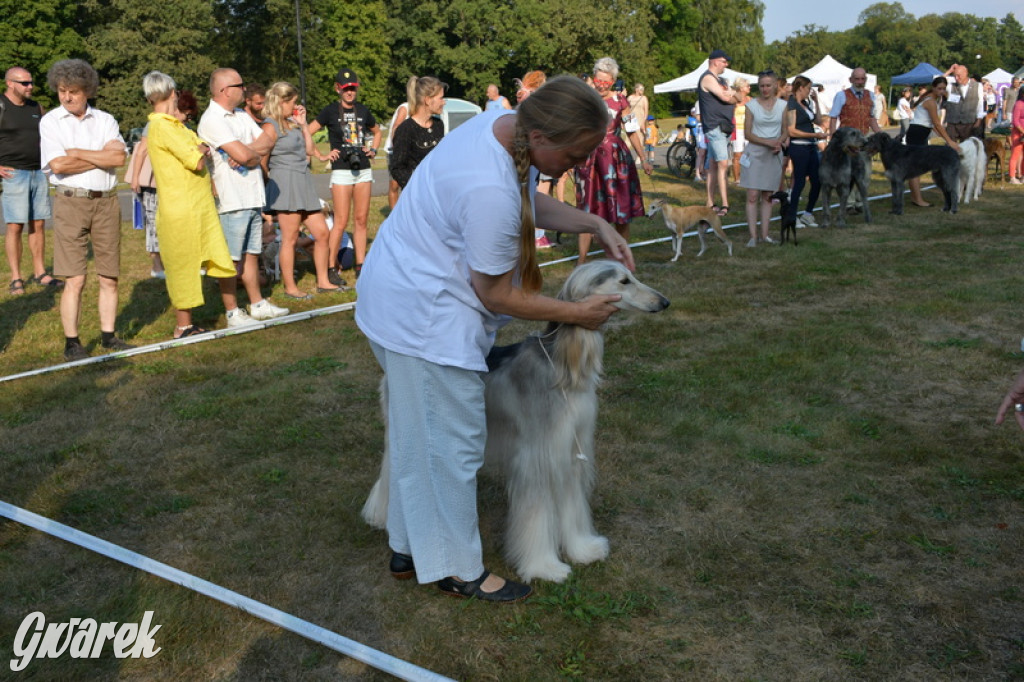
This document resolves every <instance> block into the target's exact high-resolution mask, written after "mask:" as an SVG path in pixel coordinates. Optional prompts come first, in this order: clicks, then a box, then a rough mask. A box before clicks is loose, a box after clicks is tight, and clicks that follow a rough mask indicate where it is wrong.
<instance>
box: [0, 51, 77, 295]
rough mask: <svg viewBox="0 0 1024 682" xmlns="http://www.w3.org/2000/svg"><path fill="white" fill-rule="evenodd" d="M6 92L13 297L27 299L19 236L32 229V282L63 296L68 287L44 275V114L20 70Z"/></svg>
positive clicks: (3, 169)
mask: <svg viewBox="0 0 1024 682" xmlns="http://www.w3.org/2000/svg"><path fill="white" fill-rule="evenodd" d="M4 79H5V80H6V82H7V89H6V90H5V91H4V93H3V94H2V95H0V178H3V189H4V192H3V209H4V220H5V221H6V222H7V237H6V240H5V242H6V249H7V262H8V264H9V265H10V266H11V283H10V285H9V287H8V289H9V291H10V292H11V294H13V295H15V296H18V295H21V294H23V293H25V280H24V279H22V277H21V254H22V250H21V233H22V229H23V228H24V227H25V226H26V225H27V226H28V249H29V251H30V252H31V254H32V272H33V274H32V277H30V278H29V281H30V282H33V283H35V284H40V285H42V286H45V287H48V288H53V289H54V290H56V291H59V290H60V289H62V288H63V287H64V283H63V282H61V281H60V280H59V279H55V278H54V277H52V276H50V274H49V273H47V272H46V264H45V262H44V255H45V251H46V241H45V239H46V237H45V236H44V233H43V225H44V223H45V222H46V219H47V218H49V217H50V216H51V209H50V186H49V184H48V183H47V181H46V175H44V174H43V171H42V170H40V164H39V120H40V119H41V118H42V117H43V108H42V107H41V106H39V104H38V103H37V102H35V101H34V100H32V99H30V97H31V95H32V89H33V88H34V87H35V84H34V83H33V81H32V74H30V73H29V72H28V71H26V70H25V69H23V68H21V67H20V66H15V67H12V68H10V69H8V70H7V73H6V74H5V76H4Z"/></svg>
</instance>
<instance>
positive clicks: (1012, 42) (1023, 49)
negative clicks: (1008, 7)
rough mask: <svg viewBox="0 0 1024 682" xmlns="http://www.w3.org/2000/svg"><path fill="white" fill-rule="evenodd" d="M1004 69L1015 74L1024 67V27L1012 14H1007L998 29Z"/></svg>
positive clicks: (997, 34)
mask: <svg viewBox="0 0 1024 682" xmlns="http://www.w3.org/2000/svg"><path fill="white" fill-rule="evenodd" d="M996 36H997V40H998V41H999V51H1000V53H1001V54H1002V56H1003V65H1002V66H1003V68H1004V69H1006V70H1007V71H1009V72H1010V73H1014V72H1015V71H1016V70H1017V69H1019V68H1020V67H1021V65H1024V26H1021V23H1020V22H1019V21H1017V18H1016V17H1015V16H1014V15H1012V14H1007V15H1006V16H1005V17H1003V20H1002V21H1000V22H999V27H998V28H997V29H996Z"/></svg>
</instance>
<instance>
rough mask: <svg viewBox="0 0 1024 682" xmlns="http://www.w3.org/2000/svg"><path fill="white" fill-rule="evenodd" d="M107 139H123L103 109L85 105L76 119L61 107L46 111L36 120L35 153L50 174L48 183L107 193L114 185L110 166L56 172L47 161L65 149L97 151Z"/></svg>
mask: <svg viewBox="0 0 1024 682" xmlns="http://www.w3.org/2000/svg"><path fill="white" fill-rule="evenodd" d="M111 140H119V141H120V142H121V144H124V138H122V137H121V132H120V130H118V128H117V121H116V120H114V117H113V116H111V115H110V114H108V113H107V112H105V111H100V110H99V109H93V108H92V107H86V110H85V116H83V117H82V118H78V117H77V116H75V115H74V114H72V113H71V112H70V111H68V110H67V109H65V108H64V107H63V106H60V107H57V108H56V109H54V110H53V111H50V112H49V113H47V114H46V115H45V116H43V118H42V119H41V120H40V121H39V156H40V159H39V160H40V163H41V164H42V169H43V170H44V171H46V173H47V175H49V176H50V183H51V184H54V185H65V186H67V187H76V188H78V189H89V190H93V191H97V192H109V191H110V190H112V189H114V188H115V187H116V186H117V173H116V172H115V170H114V169H104V168H93V169H92V170H88V171H85V172H84V173H72V174H70V175H60V174H58V173H54V172H53V171H52V170H50V162H51V161H53V160H54V159H56V158H60V157H61V156H67V150H69V149H89V150H92V151H99V150H100V149H103V147H104V146H106V144H107V143H108V142H110V141H111Z"/></svg>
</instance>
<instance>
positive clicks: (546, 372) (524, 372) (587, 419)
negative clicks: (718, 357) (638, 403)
mask: <svg viewBox="0 0 1024 682" xmlns="http://www.w3.org/2000/svg"><path fill="white" fill-rule="evenodd" d="M591 294H620V295H621V296H622V299H621V300H619V301H617V302H615V303H613V304H612V305H615V306H617V307H618V308H619V309H621V310H635V311H641V312H652V313H653V312H659V311H661V310H664V309H665V308H667V307H668V305H669V301H668V299H667V298H665V297H664V296H662V295H661V294H660V293H658V292H657V291H655V290H654V289H652V288H651V287H649V286H647V285H645V284H642V283H641V282H640V281H639V280H637V278H636V277H635V276H633V274H632V273H630V272H629V270H627V269H626V268H625V267H624V266H622V265H620V264H619V263H616V262H615V261H611V260H598V261H591V262H589V263H587V264H586V265H581V266H580V267H578V268H576V269H575V270H573V272H572V274H571V275H570V276H569V279H568V280H566V282H565V286H563V287H562V291H561V292H560V293H559V294H558V298H559V299H562V300H568V301H579V300H581V299H584V298H586V297H587V296H589V295H591ZM603 355H604V338H603V336H602V333H601V332H600V331H592V330H589V329H584V328H583V327H578V326H575V325H570V324H558V323H554V322H552V323H549V324H548V327H547V329H546V330H545V331H544V333H543V334H535V335H532V336H529V337H527V339H526V340H525V341H523V342H521V343H518V344H515V345H513V346H504V347H500V348H494V349H492V351H491V353H490V355H489V356H488V358H487V366H488V370H489V371H488V373H487V374H486V375H484V386H485V389H484V396H485V399H484V402H485V405H486V410H487V447H486V450H485V453H484V466H485V467H486V468H489V469H496V470H497V471H499V472H500V473H502V474H504V478H505V481H506V491H507V493H508V505H509V508H508V517H507V521H506V532H505V556H506V557H507V558H508V560H509V563H510V564H511V565H512V566H513V567H514V568H515V570H516V573H518V574H519V576H520V577H521V578H522V579H523V580H526V581H530V580H532V579H534V578H540V579H542V580H551V581H554V582H562V581H563V580H565V579H566V578H567V577H568V576H569V573H570V572H571V570H572V569H571V568H570V566H569V564H567V563H564V562H563V561H562V560H561V558H560V557H561V556H564V557H565V558H566V559H568V560H569V561H571V562H574V563H580V564H588V563H591V562H594V561H598V560H600V559H604V558H606V557H607V556H608V539H607V538H605V537H602V536H600V535H598V534H597V531H596V530H595V528H594V523H593V519H592V516H591V511H590V494H591V493H592V492H593V489H594V485H595V483H596V480H597V470H596V468H595V466H594V430H595V427H596V424H597V386H598V383H599V382H600V379H601V367H602V360H603ZM380 391H381V407H382V412H383V415H384V420H385V434H386V433H387V391H386V384H385V383H384V381H381V385H380ZM389 479H390V473H389V463H388V451H387V438H386V436H385V441H384V458H383V462H382V463H381V470H380V477H379V478H378V479H377V482H376V483H375V484H374V486H373V489H372V490H371V491H370V496H369V498H368V499H367V500H366V504H365V505H364V506H363V512H362V515H363V519H365V520H366V522H367V523H369V524H370V525H372V526H376V527H378V528H384V527H385V526H386V524H387V513H388V494H389Z"/></svg>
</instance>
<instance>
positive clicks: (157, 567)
mask: <svg viewBox="0 0 1024 682" xmlns="http://www.w3.org/2000/svg"><path fill="white" fill-rule="evenodd" d="M889 196H891V194H884V195H879V196H876V197H869V199H868V201H874V200H876V199H885V198H886V197H889ZM780 217H781V216H777V217H775V218H772V221H775V220H779V218H780ZM745 225H746V223H745V222H739V223H732V224H729V225H726V226H723V229H732V228H734V227H741V226H745ZM696 235H697V233H696V231H693V232H687V233H685V234H684V235H683V236H684V237H694V236H696ZM670 239H672V237H671V235H670V236H668V237H660V238H657V239H650V240H647V241H645V242H636V243H633V244H630V245H629V246H630V248H631V249H635V248H638V247H641V246H649V245H651V244H660V243H662V242H666V241H669V240H670ZM601 253H604V251H603V250H601V249H598V250H596V251H591V252H588V254H587V255H588V256H591V255H597V254H601ZM577 257H578V256H570V257H566V258H561V259H558V260H553V261H546V262H544V263H541V267H547V266H551V265H557V264H559V263H566V262H570V261H573V260H575V259H576V258H577ZM355 306H356V304H355V302H352V303H342V304H340V305H336V306H329V307H327V308H318V309H316V310H310V311H306V312H302V313H294V314H291V315H286V316H284V317H279V318H277V319H274V320H267V321H262V322H257V323H255V324H251V325H246V326H244V327H235V328H230V329H218V330H214V331H210V332H206V333H204V334H198V335H196V336H189V337H186V338H184V339H172V340H170V341H163V342H160V343H154V344H150V345H147V346H141V347H139V348H132V349H129V350H125V351H118V352H115V353H110V354H107V355H100V356H96V357H91V358H86V359H84V360H78V361H75V362H67V363H64V364H60V365H53V366H51V367H44V368H42V369H38V370H32V371H30V372H22V373H21V374H12V375H10V376H5V377H0V383H2V382H5V381H13V380H15V379H21V378H25V377H29V376H38V375H40V374H46V373H48V372H54V371H58V370H62V369H70V368H72V367H82V366H84V365H92V364H99V363H103V362H109V361H111V360H116V359H121V358H127V357H132V356H134V355H144V354H147V353H155V352H157V351H162V350H168V349H171V348H177V347H180V346H188V345H192V344H195V343H203V342H204V341H210V340H213V339H219V338H223V337H225V336H234V335H236V334H247V333H250V332H254V331H259V330H262V329H269V328H270V327H276V326H279V325H284V324H292V323H294V322H300V321H302V320H308V319H312V318H314V317H320V316H322V315H332V314H334V313H340V312H344V311H346V310H352V309H354V308H355ZM0 516H5V517H7V518H8V519H10V520H12V521H15V522H17V523H21V524H24V525H26V526H29V527H31V528H35V529H36V530H39V531H41V532H43V533H46V534H48V535H52V536H54V537H57V538H60V539H62V540H65V541H67V542H70V543H72V544H74V545H78V546H79V547H83V548H85V549H88V550H91V551H93V552H96V553H98V554H101V555H103V556H105V557H108V558H110V559H114V560H115V561H119V562H121V563H123V564H126V565H128V566H131V567H132V568H137V569H139V570H142V571H146V572H147V573H151V574H152V575H155V576H158V577H160V578H163V579H164V580H167V581H170V582H172V583H175V584H176V585H181V586H182V587H186V588H188V589H190V590H193V591H195V592H198V593H200V594H202V595H204V596H207V597H210V598H211V599H215V600H217V601H219V602H221V603H223V604H227V605H228V606H234V607H235V608H237V609H240V610H242V611H245V612H246V613H248V614H250V615H253V616H256V617H257V618H261V619H262V620H265V621H267V622H268V623H271V624H273V625H276V626H278V627H280V628H283V629H285V630H288V631H289V632H293V633H295V634H297V635H299V636H301V637H305V638H306V639H309V640H312V641H314V642H317V643H319V644H322V645H324V646H326V647H328V648H330V649H332V650H334V651H337V652H338V653H340V654H343V655H346V656H349V657H350V658H354V659H355V660H357V661H361V662H363V663H366V664H367V665H369V666H372V667H374V668H376V669H377V670H381V671H383V672H386V673H389V674H391V675H393V676H395V677H397V678H399V679H403V680H410V681H411V682H421V681H423V682H432V681H437V682H442V681H445V680H448V681H449V682H451V678H448V677H443V676H441V675H438V674H437V673H434V672H431V671H430V670H427V669H425V668H421V667H419V666H417V665H415V664H412V663H409V662H408V661H404V660H402V659H400V658H395V657H394V656H391V655H389V654H386V653H383V652H381V651H378V650H376V649H373V648H371V647H368V646H366V645H365V644H360V643H359V642H356V641H355V640H352V639H349V638H347V637H344V636H342V635H339V634H337V633H335V632H332V631H330V630H327V629H326V628H323V627H321V626H319V625H316V624H314V623H310V622H309V621H306V620H302V619H301V618H297V617H296V616H293V615H291V614H289V613H285V612H284V611H281V610H280V609H276V608H274V607H272V606H269V605H267V604H264V603H262V602H258V601H256V600H254V599H250V598H249V597H246V596H244V595H241V594H239V593H237V592H233V591H232V590H229V589H227V588H224V587H221V586H220V585H216V584H214V583H211V582H209V581H207V580H203V579H202V578H199V577H196V576H194V575H192V574H190V573H185V572H184V571H181V570H179V569H177V568H174V567H173V566H169V565H167V564H164V563H161V562H159V561H156V560H154V559H150V558H149V557H146V556H144V555H142V554H138V553H136V552H133V551H131V550H129V549H125V548H124V547H121V546H119V545H115V544H113V543H111V542H108V541H106V540H103V539H101V538H98V537H96V536H94V535H89V534H88V533H83V532H82V531H79V530H76V529H74V528H71V527H70V526H66V525H64V524H62V523H59V522H57V521H54V520H52V519H48V518H46V517H45V516H40V515H39V514H35V513H33V512H30V511H28V510H27V509H22V508H21V507H17V506H15V505H12V504H9V503H7V502H3V501H0Z"/></svg>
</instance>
